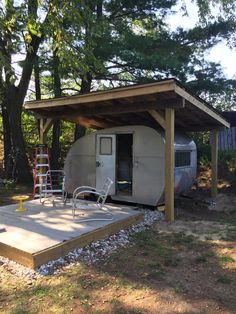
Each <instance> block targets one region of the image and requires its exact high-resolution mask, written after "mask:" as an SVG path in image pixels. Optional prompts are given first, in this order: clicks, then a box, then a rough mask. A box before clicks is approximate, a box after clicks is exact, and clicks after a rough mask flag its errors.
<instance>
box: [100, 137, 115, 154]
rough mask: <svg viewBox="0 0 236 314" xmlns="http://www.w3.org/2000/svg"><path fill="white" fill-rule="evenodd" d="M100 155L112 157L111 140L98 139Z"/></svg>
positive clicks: (109, 138)
mask: <svg viewBox="0 0 236 314" xmlns="http://www.w3.org/2000/svg"><path fill="white" fill-rule="evenodd" d="M99 146H100V152H99V153H100V155H112V138H111V137H105V136H104V137H100V145H99Z"/></svg>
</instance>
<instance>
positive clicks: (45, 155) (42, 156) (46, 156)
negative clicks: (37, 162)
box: [36, 154, 48, 158]
mask: <svg viewBox="0 0 236 314" xmlns="http://www.w3.org/2000/svg"><path fill="white" fill-rule="evenodd" d="M36 158H48V154H37V155H36Z"/></svg>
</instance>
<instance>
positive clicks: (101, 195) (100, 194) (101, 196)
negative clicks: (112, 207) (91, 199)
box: [72, 178, 113, 222]
mask: <svg viewBox="0 0 236 314" xmlns="http://www.w3.org/2000/svg"><path fill="white" fill-rule="evenodd" d="M112 184H113V181H112V180H111V179H110V178H107V179H106V180H105V182H104V184H103V187H102V189H101V190H97V189H96V188H94V187H92V186H79V187H78V188H76V189H75V190H74V192H73V199H72V202H73V207H72V215H73V219H75V211H76V209H77V208H78V207H77V205H78V204H77V200H78V199H79V198H81V197H82V196H84V195H86V194H87V195H89V194H92V195H96V196H97V201H96V205H97V207H98V209H99V210H100V211H102V212H103V213H104V214H106V215H107V214H109V217H102V218H84V219H81V220H77V222H84V221H103V220H113V214H112V213H110V212H109V211H108V210H107V209H105V208H104V204H105V202H106V199H107V196H108V193H109V190H110V188H111V186H112Z"/></svg>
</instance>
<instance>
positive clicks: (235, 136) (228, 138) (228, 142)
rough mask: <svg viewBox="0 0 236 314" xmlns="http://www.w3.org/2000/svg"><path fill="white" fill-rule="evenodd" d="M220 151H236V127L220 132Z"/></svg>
mask: <svg viewBox="0 0 236 314" xmlns="http://www.w3.org/2000/svg"><path fill="white" fill-rule="evenodd" d="M218 139H219V150H236V127H235V126H234V127H231V128H230V129H225V130H223V131H220V132H219V137H218Z"/></svg>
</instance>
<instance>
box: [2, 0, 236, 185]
mask: <svg viewBox="0 0 236 314" xmlns="http://www.w3.org/2000/svg"><path fill="white" fill-rule="evenodd" d="M192 2H193V3H194V4H195V6H196V10H197V12H198V17H199V20H198V22H197V23H196V25H195V26H194V27H192V28H186V27H185V28H181V27H179V28H177V29H176V30H172V29H171V28H170V25H168V18H169V17H170V16H174V15H175V9H176V5H178V10H180V11H181V12H182V14H183V15H186V14H188V12H187V9H186V6H185V1H184V0H179V1H178V0H159V1H157V0H135V1H134V0H83V1H81V0H80V1H79V0H72V1H70V0H60V1H57V0H47V1H43V0H41V1H40V0H27V1H20V0H18V1H12V0H5V1H2V0H0V105H1V120H0V122H1V137H2V142H3V156H2V158H3V160H4V171H5V173H4V176H5V177H6V178H11V177H15V178H17V180H18V182H31V180H32V157H33V148H34V146H35V144H36V143H37V142H38V121H37V119H36V117H35V116H34V115H33V114H31V113H29V112H24V110H23V103H24V100H25V98H26V97H27V98H28V99H43V98H50V97H61V96H65V95H72V94H75V93H80V94H83V93H87V92H89V91H91V90H98V89H100V90H101V89H107V88H111V87H117V86H125V85H130V84H134V83H144V82H152V81H154V80H158V79H163V78H168V77H176V78H177V79H178V80H180V81H181V83H182V84H184V85H186V86H187V87H188V88H189V89H191V90H192V91H193V92H195V93H196V94H198V95H200V96H201V97H203V98H204V99H205V100H207V101H208V102H209V103H211V104H212V105H213V106H214V107H215V108H217V109H220V110H232V109H233V108H234V106H235V98H236V81H235V79H227V78H226V77H225V75H224V72H223V69H222V67H221V65H220V64H218V63H214V62H209V61H207V59H206V55H207V52H208V51H209V50H210V49H211V48H212V47H214V46H215V45H216V44H217V43H219V42H221V41H224V42H225V43H226V44H227V45H228V46H229V47H231V48H232V49H235V45H236V41H235V39H236V38H235V34H236V33H235V30H236V22H235V4H236V2H235V1H231V0H217V1H207V0H201V1H200V0H193V1H192ZM89 131H90V130H85V129H84V128H82V127H80V126H79V125H76V126H75V125H73V124H70V123H66V122H61V121H59V120H58V121H56V122H55V124H54V126H53V129H52V131H51V133H49V144H50V145H51V159H52V168H53V169H57V168H59V167H61V166H62V164H63V158H64V156H65V152H66V151H67V150H68V148H69V147H70V145H71V144H72V143H73V141H74V140H75V139H77V138H78V137H80V136H82V135H84V134H85V132H89ZM205 138H206V137H205V135H203V136H200V137H198V141H200V142H204V141H205Z"/></svg>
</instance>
